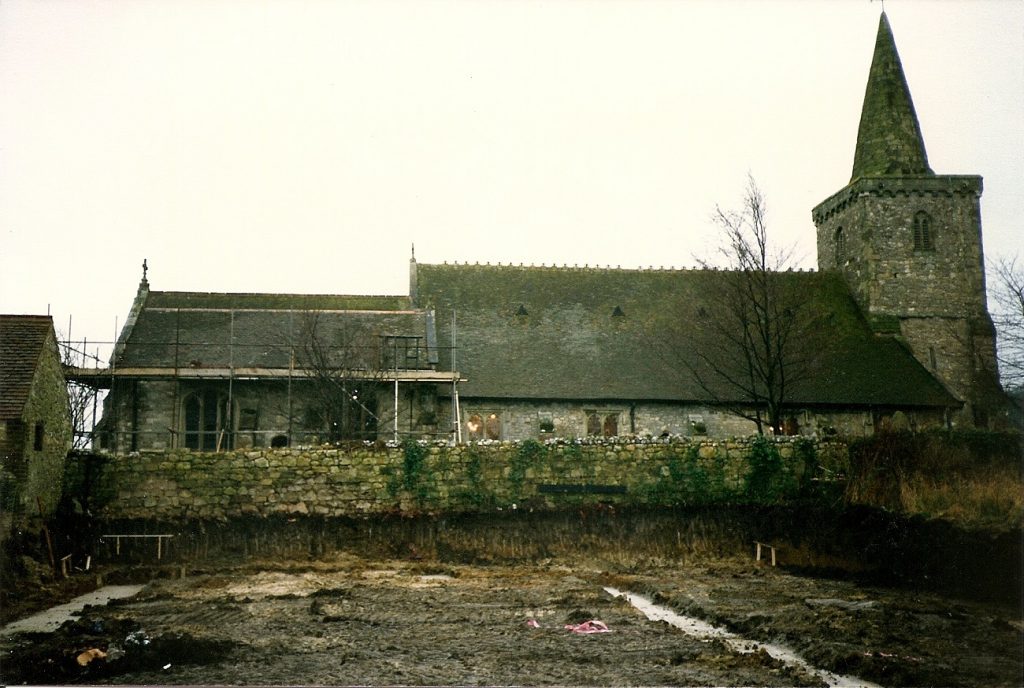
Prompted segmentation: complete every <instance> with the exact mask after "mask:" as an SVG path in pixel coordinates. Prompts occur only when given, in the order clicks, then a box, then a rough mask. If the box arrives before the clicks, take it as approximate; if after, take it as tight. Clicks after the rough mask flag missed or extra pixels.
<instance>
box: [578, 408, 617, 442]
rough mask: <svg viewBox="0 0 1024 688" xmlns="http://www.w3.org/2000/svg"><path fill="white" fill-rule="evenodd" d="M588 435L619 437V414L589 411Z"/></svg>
mask: <svg viewBox="0 0 1024 688" xmlns="http://www.w3.org/2000/svg"><path fill="white" fill-rule="evenodd" d="M586 414H587V435H589V436H591V437H618V435H619V414H618V413H607V414H602V413H598V412H597V411H587V412H586Z"/></svg>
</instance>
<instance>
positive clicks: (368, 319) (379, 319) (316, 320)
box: [116, 291, 436, 370]
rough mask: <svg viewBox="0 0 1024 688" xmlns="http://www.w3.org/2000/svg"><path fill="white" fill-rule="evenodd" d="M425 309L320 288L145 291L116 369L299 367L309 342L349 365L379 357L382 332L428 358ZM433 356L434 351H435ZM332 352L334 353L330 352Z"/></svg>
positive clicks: (400, 299) (367, 364)
mask: <svg viewBox="0 0 1024 688" xmlns="http://www.w3.org/2000/svg"><path fill="white" fill-rule="evenodd" d="M428 315H429V314H428V313H427V312H426V311H423V310H421V309H415V308H413V307H412V305H411V303H410V300H409V297H408V296H343V295H326V294H231V293H205V292H170V291H167V292H162V291H151V292H149V293H148V294H147V296H146V299H145V301H144V303H143V304H142V305H141V307H140V309H139V313H138V315H137V317H136V318H135V321H134V322H133V324H132V327H131V330H130V332H129V333H128V334H127V337H126V339H125V342H124V347H123V351H122V352H121V355H120V356H119V358H118V360H117V362H116V363H117V367H119V368H164V369H167V368H192V369H196V370H201V369H203V368H214V369H223V368H230V367H236V368H263V369H266V368H289V367H291V366H296V367H301V366H302V360H303V354H304V352H305V351H306V350H307V349H308V348H309V346H310V345H311V344H312V343H313V341H314V338H315V341H316V343H317V345H318V346H321V347H324V348H325V349H328V350H330V351H331V352H332V353H333V354H334V355H335V356H337V357H343V358H345V359H346V361H345V365H346V366H349V367H351V368H359V369H374V368H376V367H378V366H379V365H380V363H381V355H382V354H381V346H382V339H381V338H382V337H405V338H413V339H414V341H416V342H418V344H417V346H422V347H423V348H424V351H423V352H422V357H421V358H416V359H415V360H413V361H412V365H413V367H417V368H425V367H427V366H429V364H430V363H431V362H432V360H431V355H430V354H431V353H432V352H430V351H429V346H430V344H429V343H430V342H432V341H436V337H435V336H434V333H432V332H430V328H431V327H432V326H433V321H432V320H430V318H429V317H428ZM435 356H436V354H435ZM332 358H333V356H332Z"/></svg>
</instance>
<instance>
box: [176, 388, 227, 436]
mask: <svg viewBox="0 0 1024 688" xmlns="http://www.w3.org/2000/svg"><path fill="white" fill-rule="evenodd" d="M184 407H185V413H184V414H183V415H184V421H185V423H184V425H185V427H184V431H185V447H186V448H187V449H195V450H198V451H223V450H225V449H231V448H233V447H234V439H235V438H234V433H233V432H232V428H231V415H230V414H229V413H228V399H227V397H226V396H225V395H223V394H219V393H217V392H215V391H213V390H206V391H202V392H195V393H194V394H190V395H188V396H187V397H185V402H184Z"/></svg>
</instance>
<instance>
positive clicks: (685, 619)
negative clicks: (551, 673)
mask: <svg viewBox="0 0 1024 688" xmlns="http://www.w3.org/2000/svg"><path fill="white" fill-rule="evenodd" d="M604 590H605V592H607V593H608V594H609V595H611V596H612V597H623V598H625V599H626V601H627V602H629V603H630V604H631V605H633V606H634V607H636V608H637V609H638V610H640V611H641V612H643V614H644V616H646V617H647V618H648V619H650V620H651V621H664V622H665V623H667V624H669V625H670V626H673V627H675V628H678V629H679V630H681V631H682V632H684V633H686V634H687V635H691V636H694V637H695V638H700V639H708V640H712V639H718V640H721V641H722V642H724V643H726V644H727V645H728V646H729V647H731V648H732V649H733V650H735V651H737V652H742V653H752V652H760V651H761V650H764V651H765V652H767V653H768V654H769V655H770V656H771V657H774V658H775V659H777V660H779V661H781V662H785V663H787V664H792V665H794V666H797V667H800V668H801V669H803V670H805V671H808V672H810V673H812V674H814V675H815V676H817V677H819V678H820V679H821V680H822V681H824V682H825V683H826V684H827V685H829V686H831V687H832V688H881V686H879V685H878V684H877V683H871V682H870V681H865V680H863V679H859V678H857V677H855V676H842V675H840V674H833V673H832V672H831V671H825V670H824V669H819V668H817V667H815V666H812V665H811V664H809V663H808V662H807V660H805V659H804V658H803V657H801V656H800V655H798V654H796V653H795V652H793V651H792V650H790V649H788V648H785V647H782V646H781V645H774V644H772V643H762V642H760V641H757V640H748V639H746V638H742V637H740V636H738V635H736V634H735V633H732V632H730V631H727V630H725V629H724V628H719V627H718V626H712V625H711V624H709V623H707V622H705V621H701V620H700V619H695V618H693V617H691V616H683V615H682V614H677V613H676V612H674V611H672V610H670V609H665V608H664V607H660V606H658V605H656V604H654V603H653V602H651V601H650V600H648V599H647V598H646V597H643V596H641V595H634V594H633V593H629V592H622V591H621V590H617V589H615V588H605V589H604Z"/></svg>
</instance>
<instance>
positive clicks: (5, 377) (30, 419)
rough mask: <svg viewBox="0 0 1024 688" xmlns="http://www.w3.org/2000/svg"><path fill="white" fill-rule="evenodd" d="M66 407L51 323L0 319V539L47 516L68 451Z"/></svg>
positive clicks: (28, 318)
mask: <svg viewBox="0 0 1024 688" xmlns="http://www.w3.org/2000/svg"><path fill="white" fill-rule="evenodd" d="M71 443H72V428H71V408H70V404H69V402H68V391H67V385H66V384H65V380H64V373H63V370H62V368H61V357H60V353H59V350H58V345H57V338H56V334H55V332H54V328H53V320H52V319H51V318H50V317H49V316H40V315H0V460H2V464H0V480H2V485H0V499H2V504H0V506H2V509H0V512H2V514H3V516H2V521H0V535H2V536H3V537H5V538H6V537H7V535H8V534H9V533H10V530H11V528H12V525H13V526H15V527H17V526H19V525H20V524H23V523H24V522H26V521H27V520H30V519H34V518H36V517H38V516H39V514H40V511H42V514H43V515H44V516H46V517H49V516H51V515H53V513H54V512H55V511H56V509H57V505H58V503H59V502H60V498H61V482H62V477H63V473H64V461H65V459H66V458H67V455H68V452H69V451H70V450H71Z"/></svg>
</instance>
